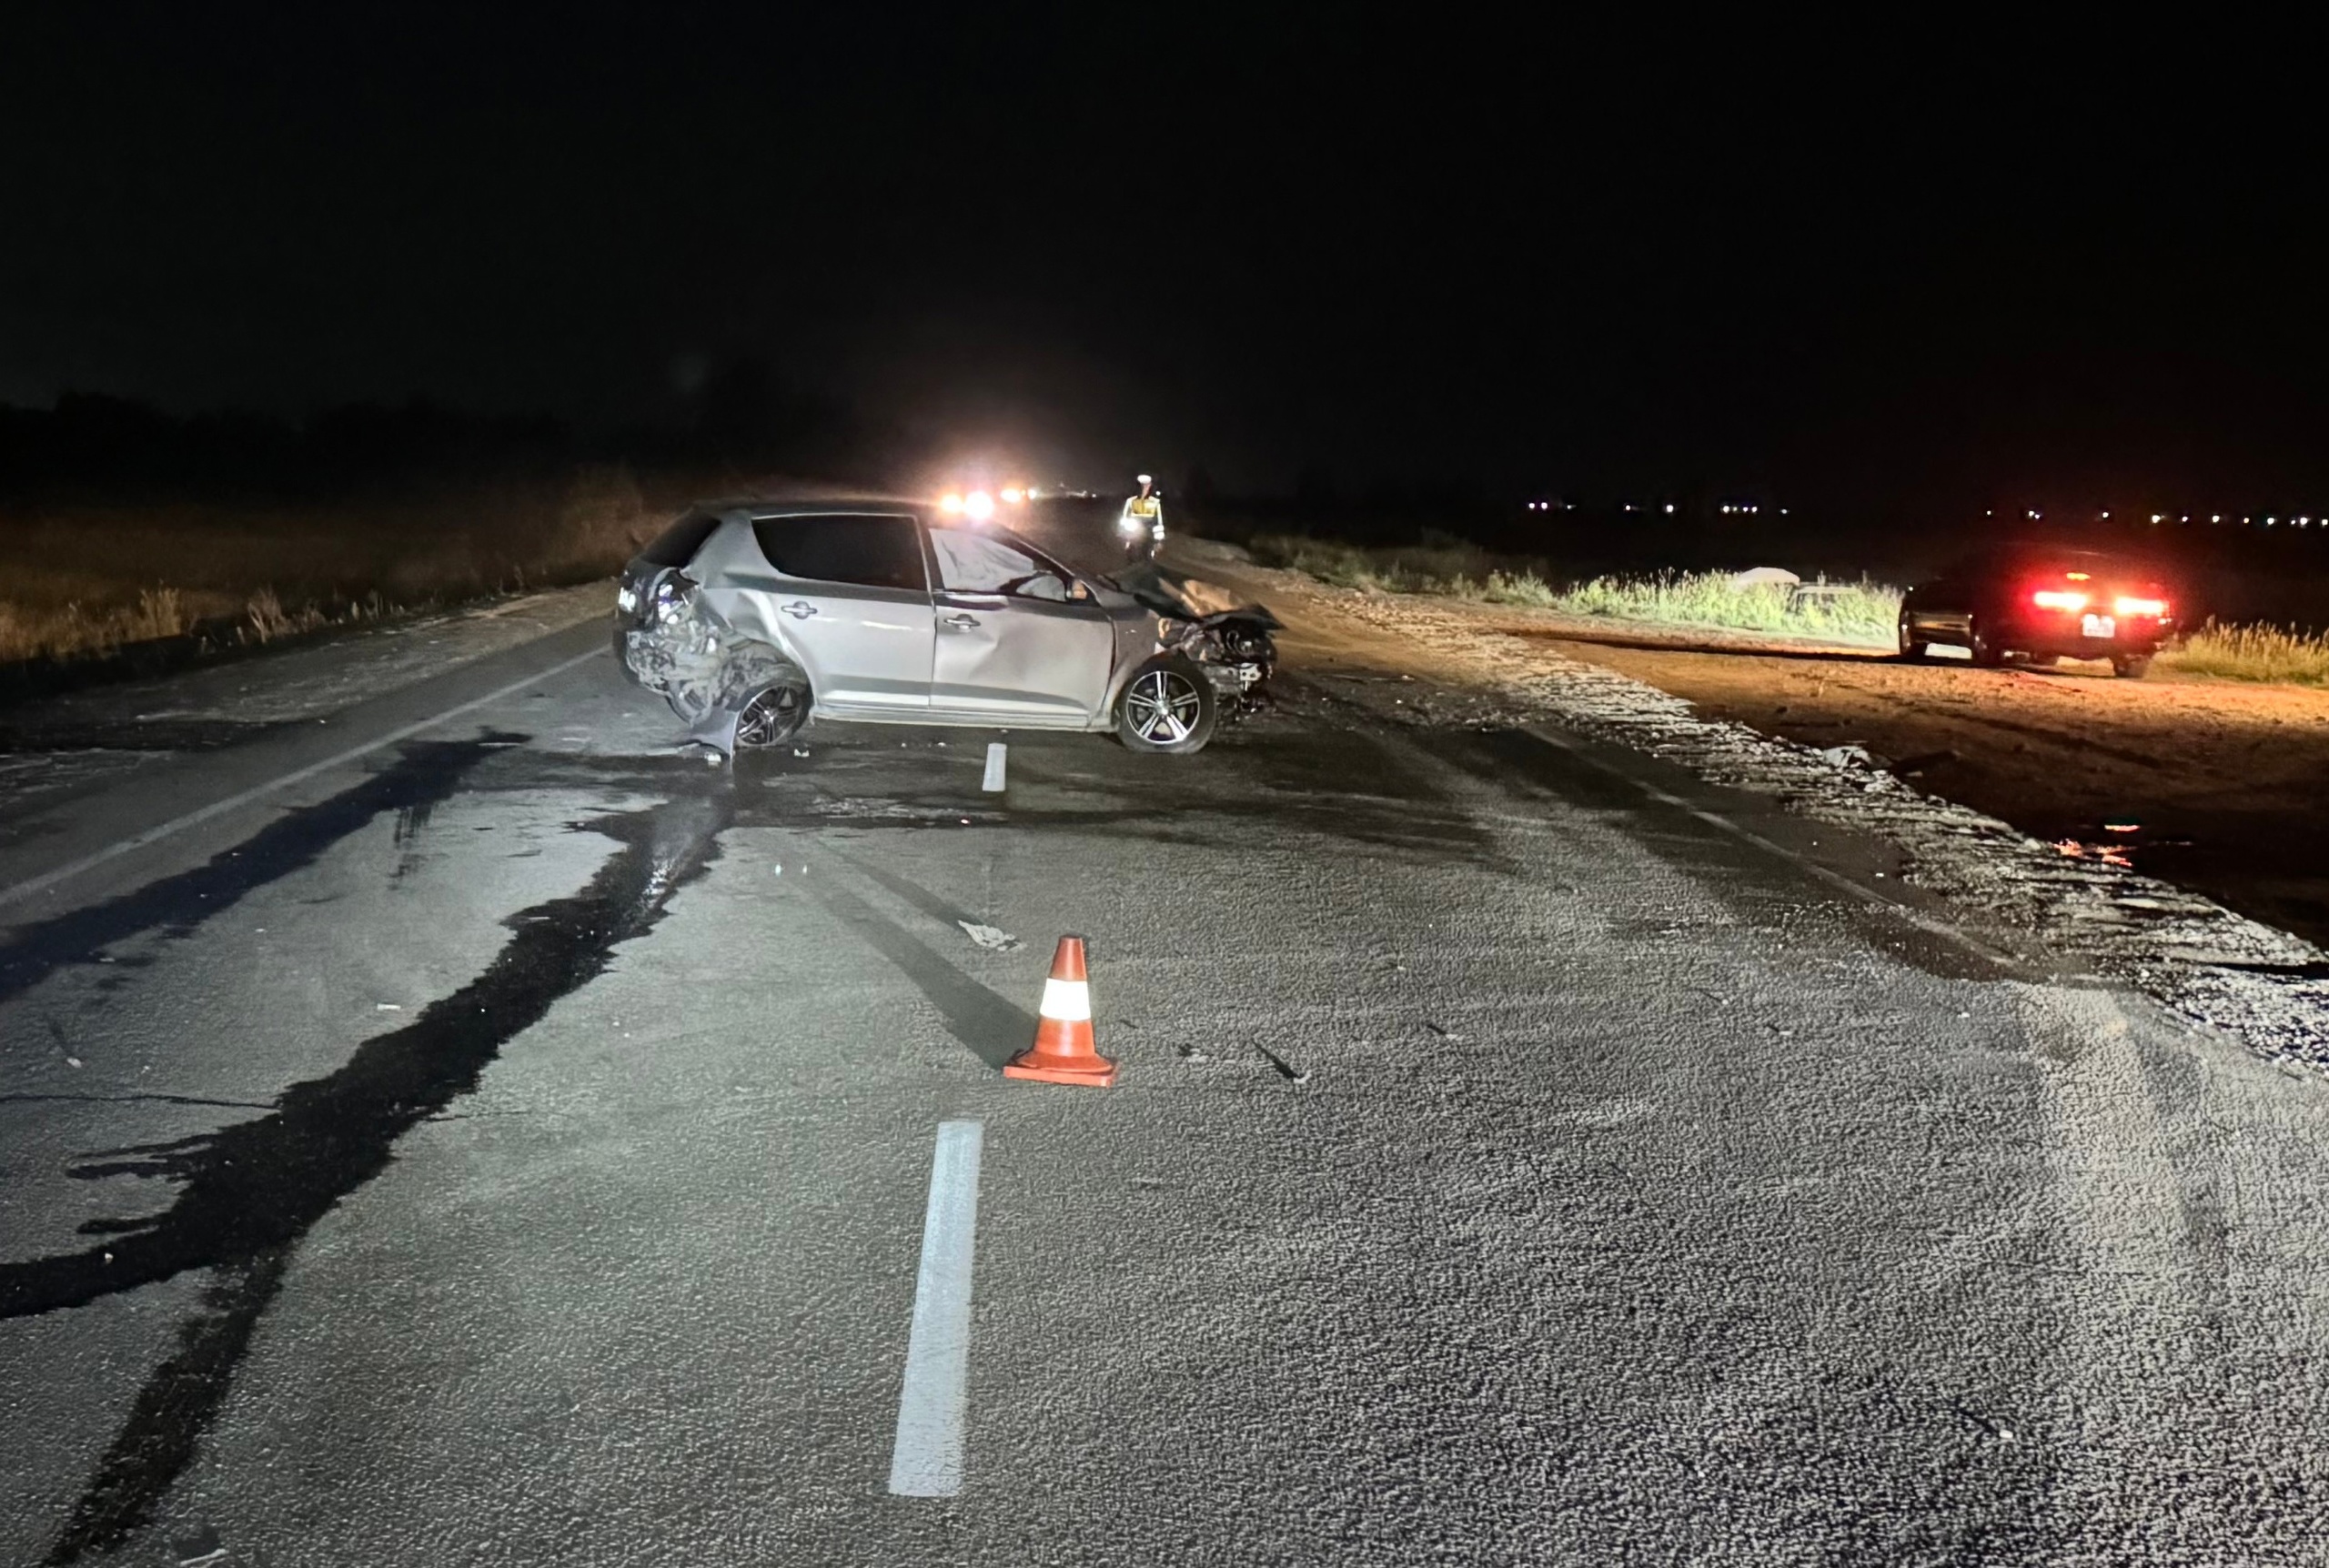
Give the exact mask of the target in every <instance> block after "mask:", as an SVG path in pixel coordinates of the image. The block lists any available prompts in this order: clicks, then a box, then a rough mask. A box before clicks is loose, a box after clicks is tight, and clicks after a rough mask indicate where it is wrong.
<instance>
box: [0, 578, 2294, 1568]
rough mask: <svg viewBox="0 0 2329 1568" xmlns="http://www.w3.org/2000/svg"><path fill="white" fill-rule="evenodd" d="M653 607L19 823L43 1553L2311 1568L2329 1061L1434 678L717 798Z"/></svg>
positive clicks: (905, 752)
mask: <svg viewBox="0 0 2329 1568" xmlns="http://www.w3.org/2000/svg"><path fill="white" fill-rule="evenodd" d="M603 635H604V634H603V628H602V627H600V625H599V624H598V623H596V622H595V621H593V622H590V623H587V624H583V625H580V626H577V627H574V628H571V629H570V630H566V631H560V632H556V633H553V634H552V635H549V636H548V637H544V638H539V639H538V640H534V641H529V642H526V643H522V644H519V645H518V646H515V647H507V648H497V649H496V650H494V651H492V652H489V653H488V654H486V655H484V656H483V657H479V658H474V659H472V660H470V661H469V662H468V663H465V664H462V665H461V666H459V668H453V669H449V670H446V671H443V672H441V673H439V674H438V675H436V676H433V677H430V678H428V679H425V680H421V681H418V683H417V684H408V685H405V686H400V687H398V688H397V689H394V690H389V691H383V692H378V693H376V694H373V695H370V696H368V697H367V698H365V699H363V700H361V701H357V702H355V703H353V704H352V705H349V706H346V707H343V708H340V709H336V710H334V711H333V712H332V713H331V714H330V715H329V716H328V720H327V721H325V722H321V723H311V722H308V720H307V719H301V720H300V721H299V722H298V723H297V724H296V725H293V724H285V725H276V726H270V727H264V728H260V729H257V730H255V732H253V733H251V734H248V735H239V736H237V737H235V738H233V739H231V740H229V741H228V742H227V743H226V744H222V745H219V746H216V747H209V748H204V749H189V750H187V751H184V752H173V753H169V754H166V755H161V756H156V757H153V758H149V759H146V760H145V761H143V762H141V763H140V765H139V766H138V767H136V769H134V770H131V771H128V772H127V773H126V774H120V775H107V776H106V778H105V779H102V780H100V781H98V782H97V783H94V784H91V785H89V786H88V787H86V788H83V789H77V790H71V791H64V792H59V791H55V790H50V791H47V792H45V793H39V794H36V795H34V796H29V797H26V798H25V799H19V800H17V801H15V803H14V804H13V805H12V806H10V807H8V808H6V815H7V818H8V819H7V820H6V821H5V823H0V897H5V889H12V888H23V887H25V886H26V885H28V884H31V883H34V882H36V881H38V879H42V878H50V877H53V873H55V872H56V871H57V870H58V869H60V868H64V867H70V866H76V865H77V866H82V867H84V869H80V870H77V871H75V872H74V873H73V874H71V875H68V876H62V877H53V879H51V880H48V881H45V882H42V883H40V885H39V886H38V887H37V890H35V891H31V892H27V893H24V894H22V895H21V896H17V897H14V898H13V899H10V900H9V901H6V902H0V921H5V930H0V1562H7V1563H73V1562H106V1561H120V1562H127V1563H155V1562H170V1563H175V1562H179V1561H182V1560H188V1559H191V1558H196V1557H199V1556H201V1555H203V1554H204V1553H210V1552H218V1553H224V1554H225V1555H224V1556H223V1557H218V1558H215V1559H213V1560H214V1561H218V1562H230V1563H273V1564H277V1565H279V1568H287V1565H290V1564H296V1563H446V1564H453V1563H474V1564H536V1563H540V1564H550V1563H559V1564H566V1563H588V1564H600V1563H604V1564H614V1563H642V1562H674V1563H679V1562H685V1563H712V1562H718V1563H993V1564H998V1565H1000V1564H1006V1563H1009V1564H1018V1563H1238V1564H1255V1563H1319V1562H1354V1563H1361V1562H1364V1563H1405V1562H1416V1563H1424V1562H1430V1563H1453V1562H1465V1563H1475V1562H1476V1563H1547V1562H1569V1563H1611V1562H1626V1563H1886V1564H1890V1563H2098V1564H2101V1563H2194V1564H2198V1563H2211V1564H2213V1563H2321V1562H2324V1561H2329V1523H2324V1522H2325V1521H2329V1458H2324V1455H2329V1441H2324V1439H2329V1365H2324V1344H2329V1321H2325V1320H2324V1303H2329V1278H2325V1277H2324V1263H2323V1261H2322V1260H2323V1259H2324V1258H2329V1247H2325V1246H2324V1241H2329V1237H2324V1212H2325V1211H2324V1204H2323V1202H2322V1201H2321V1200H2322V1195H2323V1192H2324V1168H2329V1136H2324V1134H2329V1084H2324V1082H2323V1081H2321V1080H2320V1079H2319V1078H2317V1077H2314V1076H2309V1075H2304V1074H2298V1073H2293V1072H2290V1071H2286V1070H2278V1069H2275V1068H2274V1066H2273V1065H2271V1064H2269V1063H2267V1062H2264V1061H2262V1060H2258V1059H2256V1058H2255V1057H2253V1056H2251V1055H2250V1054H2248V1053H2247V1052H2246V1051H2244V1050H2241V1049H2240V1048H2239V1047H2238V1046H2236V1045H2235V1044H2233V1043H2231V1042H2229V1041H2227V1040H2222V1039H2219V1038H2217V1037H2214V1036H2212V1035H2209V1034H2205V1033H2202V1032H2197V1031H2194V1030H2191V1029H2189V1028H2186V1027H2184V1026H2183V1025H2181V1024H2178V1023H2176V1022H2174V1021H2173V1020H2169V1019H2167V1018H2166V1017H2164V1016H2163V1015H2162V1014H2161V1013H2159V1012H2157V1011H2156V1010H2153V1008H2152V1006H2151V1005H2150V1004H2149V1003H2147V1002H2145V1001H2143V1000H2142V999H2140V998H2138V997H2135V996H2133V995H2132V994H2130V993H2127V992H2124V991H2122V990H2116V989H2114V988H2112V987H2111V986H2109V985H2106V984H2104V983H2102V982H2100V981H2098V980H2092V979H2091V978H2087V977H2083V976H2082V975H2080V974H2079V973H2078V972H2076V970H2075V968H2074V966H2067V965H2064V964H2062V963H2059V962H2056V961H2053V960H2051V959H2050V957H2049V955H2047V954H2045V953H2043V952H2021V951H2015V952H2012V953H2011V954H2006V953H2001V951H2000V950H1998V948H1997V947H1996V946H1994V945H1993V944H1992V943H1991V941H1990V940H1988V939H1989V938H1990V937H1991V936H1992V935H1993V934H1994V933H1991V932H1987V931H1985V930H1983V929H1982V928H1981V922H1980V920H1979V918H1978V914H1977V913H1976V914H1971V915H1969V914H1967V913H1966V912H1964V911H1961V910H1960V911H1955V912H1954V913H1951V912H1948V911H1941V912H1936V911H1934V910H1929V909H1920V910H1900V909H1895V908H1893V907H1892V906H1891V905H1890V904H1889V903H1887V902H1886V901H1885V899H1886V898H1887V897H1889V896H1890V893H1889V891H1888V887H1889V885H1888V884H1887V883H1886V882H1885V881H1883V880H1881V879H1878V878H1876V876H1875V871H1876V870H1877V869H1880V868H1881V867H1882V866H1884V865H1885V864H1887V863H1888V861H1887V859H1886V856H1887V851H1886V849H1885V847H1884V846H1882V845H1880V844H1875V843H1872V842H1863V841H1860V840H1855V839H1851V838H1850V836H1849V835H1846V834H1843V833H1840V832H1839V831H1838V830H1836V829H1833V828H1814V827H1812V826H1810V825H1808V824H1807V823H1805V822H1804V821H1802V820H1801V819H1790V818H1788V817H1787V816H1786V815H1785V814H1784V813H1781V812H1780V811H1778V810H1777V809H1776V808H1775V807H1773V805H1772V804H1771V803H1770V802H1769V800H1767V799H1761V798H1759V797H1753V796H1749V795H1744V794H1740V793H1736V792H1731V791H1725V790H1721V789H1715V788H1713V787H1710V786H1706V785H1702V784H1699V783H1696V782H1694V781H1691V780H1689V779H1687V778H1685V777H1683V776H1681V775H1680V774H1679V770H1676V769H1666V768H1663V767H1661V766H1660V765H1659V764H1656V763H1653V762H1651V761H1649V760H1648V759H1642V758H1639V757H1638V756H1635V755H1633V754H1630V753H1627V752H1624V751H1620V750H1616V749H1609V748H1607V747H1603V746H1599V745H1598V744H1595V743H1591V742H1587V741H1582V740H1578V741H1576V742H1574V743H1573V744H1569V745H1553V744H1548V743H1546V742H1544V741H1542V740H1539V739H1536V738H1534V737H1531V736H1529V735H1527V734H1526V733H1523V732H1517V731H1510V732H1497V733H1482V732H1479V731H1477V730H1475V729H1466V728H1462V727H1460V726H1450V727H1446V728H1439V729H1433V728H1429V727H1425V726H1418V725H1417V724H1415V723H1413V722H1412V721H1406V722H1396V723H1395V722H1390V721H1387V720H1386V719H1385V718H1383V717H1382V716H1381V715H1380V713H1379V711H1378V710H1379V708H1380V706H1381V705H1382V704H1383V703H1385V702H1386V701H1389V700H1392V699H1389V698H1387V697H1386V696H1385V695H1384V692H1385V690H1386V689H1385V688H1382V687H1380V685H1379V683H1378V684H1376V685H1370V684H1368V683H1366V682H1361V681H1354V680H1347V679H1337V678H1329V677H1327V676H1325V675H1323V674H1321V675H1318V676H1316V677H1315V678H1314V677H1313V676H1310V675H1306V673H1305V672H1304V671H1303V670H1302V669H1300V668H1296V669H1294V670H1292V671H1291V672H1290V674H1289V677H1288V678H1287V680H1286V682H1285V693H1284V697H1283V700H1282V701H1281V702H1280V704H1279V705H1278V707H1277V708H1276V709H1275V710H1273V711H1270V712H1267V713H1265V714H1263V715H1261V716H1259V717H1258V718H1256V719H1253V720H1251V721H1248V722H1246V723H1245V724H1242V725H1239V726H1237V727H1235V728H1234V729H1228V730H1226V731H1225V733H1224V734H1223V736H1222V737H1221V738H1220V739H1218V740H1216V742H1215V744H1214V746H1213V747H1212V748H1210V749H1208V750H1207V751H1205V753H1204V754H1202V755H1201V756H1199V757H1196V758H1194V759H1147V758H1140V757H1135V756H1134V755H1132V754H1130V753H1128V752H1126V751H1124V749H1121V748H1120V747H1118V746H1117V745H1115V744H1114V742H1113V741H1112V740H1109V739H1102V738H1095V737H1073V736H1039V735H1031V734H1012V735H1007V736H1003V735H998V734H995V733H993V732H988V731H978V730H942V729H917V728H894V729H893V728H884V727H870V726H869V727H847V726H840V725H820V726H814V727H812V729H810V730H808V731H807V732H806V733H805V735H804V737H803V741H802V750H804V751H805V753H806V755H795V754H794V751H793V749H791V748H787V749H782V750H781V751H780V752H778V753H777V754H775V755H773V756H749V757H747V758H746V759H744V760H743V761H742V762H741V764H740V765H739V767H738V768H737V769H735V770H734V771H732V772H730V771H728V770H725V769H708V768H705V767H703V766H702V765H701V764H699V763H697V762H694V761H692V760H690V759H685V758H682V757H679V756H675V755H673V754H672V753H671V751H670V744H671V742H672V741H673V740H675V739H677V735H678V729H679V727H678V725H677V724H676V722H675V721H674V720H672V719H670V716H669V715H668V714H667V713H665V712H663V711H662V710H661V709H660V705H658V704H656V703H654V702H653V701H652V700H651V699H646V698H643V697H642V696H641V694H640V693H639V692H637V691H636V690H635V689H630V688H628V687H626V686H624V685H622V684H621V683H620V680H619V679H618V678H617V675H616V672H615V670H614V668H613V665H612V662H611V660H610V659H608V658H587V659H583V660H582V661H581V662H580V663H566V662H565V661H568V660H570V659H571V658H576V657H578V656H580V655H582V654H584V653H587V652H588V651H589V649H590V648H591V647H592V646H594V644H596V643H598V642H600V641H602V640H603ZM561 666H563V667H562V668H561ZM259 668H261V667H259V666H247V667H245V671H244V673H243V675H242V677H241V678H243V679H246V680H247V679H249V678H251V675H250V672H251V671H253V670H257V669H259ZM497 694H499V695H497ZM465 704H468V705H471V706H468V707H463V705H465ZM453 709H459V712H458V714H457V716H456V717H454V718H452V719H447V720H445V721H444V722H442V723H440V724H435V725H433V726H432V725H431V724H429V722H428V719H429V716H430V715H431V714H432V713H442V712H446V711H448V710H453ZM416 726H418V727H419V728H417V729H416V728H415V727H416ZM408 731H409V732H408ZM392 735H394V736H400V737H401V738H400V739H395V740H393V741H390V742H388V743H387V744H383V745H378V746H373V747H370V748H369V749H366V748H367V747H368V744H369V742H371V741H374V740H377V739H379V738H381V737H385V736H392ZM991 739H1003V740H1005V741H1006V742H1007V743H1008V745H1009V748H1010V751H1009V759H1010V763H1009V780H1010V783H1009V789H1007V790H1006V791H1005V792H1004V793H1003V794H1001V795H993V794H987V793H983V791H982V790H981V789H980V787H979V786H980V775H981V769H982V764H983V760H984V752H985V745H986V743H987V742H988V741H989V740H991ZM351 753H354V754H353V755H351ZM287 776H290V777H292V778H293V780H294V781H293V782H291V783H288V784H281V785H278V784H277V782H276V781H277V780H280V779H284V778H286V777H287ZM222 803H223V804H222ZM213 807H216V808H217V809H211V808H213ZM205 810H208V811H209V812H210V814H208V815H207V816H200V818H199V819H198V820H193V821H189V822H187V823H186V825H185V826H183V827H182V828H180V829H176V830H175V831H172V832H170V833H168V834H166V835H164V836H161V837H158V838H153V837H146V835H150V834H151V833H152V830H153V829H156V827H157V826H158V825H162V824H166V823H170V822H173V821H178V820H182V819H186V818H187V817H188V816H190V815H199V813H201V812H203V811H205ZM1723 823H1732V824H1739V825H1743V826H1745V827H1747V828H1749V829H1751V831H1752V834H1753V835H1754V836H1753V837H1752V838H1748V837H1742V836H1741V835H1740V834H1739V833H1738V832H1735V831H1727V830H1725V829H1724V827H1723V826H1722V825H1721V824H1723ZM124 844H131V845H133V846H134V847H133V848H130V849H117V847H118V846H121V845H124ZM116 851H117V852H116ZM93 857H94V859H93ZM1856 887H1859V888H1866V889H1868V890H1870V896H1868V897H1855V896H1853V894H1852V892H1851V891H1850V890H1851V889H1852V888H1856ZM964 922H968V923H971V924H975V925H982V926H992V927H995V928H999V929H1000V930H1003V931H1007V932H1010V933H1013V935H1014V936H1015V937H1017V939H1018V945H1017V946H1016V947H1015V948H1013V949H1010V950H991V949H989V948H986V947H983V946H981V945H979V944H978V943H976V942H974V941H973V940H971V939H970V938H969V937H968V936H967V935H966V934H965V932H964V931H963V923H964ZM1066 932H1076V933H1079V934H1082V935H1084V936H1085V937H1086V938H1087V939H1088V940H1089V944H1090V954H1091V966H1092V990H1093V997H1094V1018H1095V1021H1096V1028H1097V1031H1098V1036H1099V1040H1100V1044H1101V1048H1102V1049H1103V1050H1104V1051H1106V1052H1107V1053H1108V1054H1110V1055H1111V1056H1114V1057H1115V1058H1117V1059H1118V1060H1120V1061H1121V1062H1122V1063H1123V1066H1124V1072H1123V1078H1122V1081H1121V1082H1120V1083H1119V1085H1118V1086H1117V1087H1116V1088H1114V1089H1112V1090H1106V1091H1091V1090H1078V1089H1066V1088H1058V1087H1054V1086H1049V1085H1042V1084H1030V1083H1023V1082H1015V1081H1006V1080H1004V1079H1003V1078H1002V1077H1001V1076H1000V1073H999V1071H998V1068H999V1065H1000V1063H1001V1062H1002V1060H1004V1059H1005V1058H1006V1057H1008V1056H1009V1055H1010V1054H1011V1053H1013V1051H1015V1050H1019V1049H1021V1048H1022V1047H1023V1046H1024V1045H1025V1044H1026V1043H1027V1041H1028V1040H1029V1039H1030V1038H1031V1037H1032V1034H1033V1014H1034V1010H1035V1006H1036V1001H1037V999H1038V997H1039V996H1040V994H1041V992H1042V989H1043V980H1044V973H1045V970H1046V966H1047V962H1048V959H1049V956H1050V950H1051V947H1052V944H1053V942H1054V940H1055V939H1056V938H1057V937H1058V936H1060V935H1061V934H1063V933H1066ZM949 1120H974V1121H979V1122H980V1123H982V1124H983V1168H982V1174H981V1176H980V1185H979V1188H978V1191H977V1211H976V1212H977V1231H976V1248H975V1275H974V1290H973V1304H972V1311H971V1317H970V1332H969V1342H968V1357H967V1368H968V1371H967V1382H966V1384H965V1387H964V1391H963V1432H962V1441H963V1459H964V1463H963V1484H962V1489H961V1491H960V1492H959V1493H957V1494H955V1495H953V1496H947V1497H902V1496H892V1495H891V1494H890V1493H889V1492H888V1491H887V1489H886V1485H885V1481H886V1478H887V1477H888V1476H889V1474H890V1467H891V1457H892V1456H891V1444H892V1438H893V1434H894V1431H895V1425H896V1421H897V1414H898V1409H899V1401H900V1392H901V1378H902V1375H903V1367H904V1364H905V1352H906V1339H907V1330H908V1325H909V1322H910V1320H911V1319H912V1316H913V1312H914V1303H915V1297H916V1290H917V1257H918V1251H919V1249H920V1247H921V1243H922V1234H923V1214H924V1201H925V1196H926V1194H927V1192H928V1190H929V1186H930V1182H931V1172H932V1159H933V1137H934V1135H935V1132H936V1129H937V1127H938V1124H939V1123H940V1122H941V1121H949Z"/></svg>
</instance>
